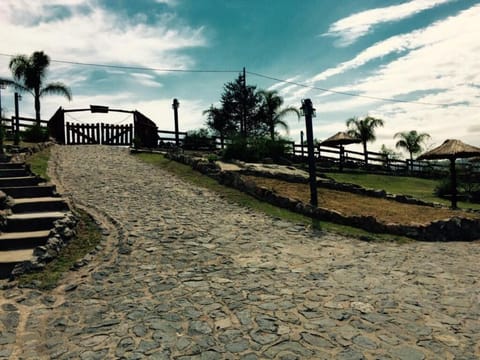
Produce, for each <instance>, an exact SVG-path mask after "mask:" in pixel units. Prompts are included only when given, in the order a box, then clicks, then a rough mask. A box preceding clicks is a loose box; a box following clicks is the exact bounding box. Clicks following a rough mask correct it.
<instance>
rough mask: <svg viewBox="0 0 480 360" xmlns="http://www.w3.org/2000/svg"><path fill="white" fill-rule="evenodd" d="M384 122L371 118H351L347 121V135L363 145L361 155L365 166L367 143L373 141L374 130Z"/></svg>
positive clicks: (366, 162) (366, 163) (366, 161)
mask: <svg viewBox="0 0 480 360" xmlns="http://www.w3.org/2000/svg"><path fill="white" fill-rule="evenodd" d="M383 124H384V122H383V120H381V119H376V118H374V117H371V116H367V117H366V118H364V119H362V120H360V119H358V118H357V117H353V118H350V119H348V120H347V127H348V128H349V130H348V132H347V133H348V135H350V136H352V137H354V138H356V139H359V140H360V141H361V142H362V144H363V153H364V154H365V165H368V152H367V142H372V141H375V139H376V137H375V128H377V127H380V126H383Z"/></svg>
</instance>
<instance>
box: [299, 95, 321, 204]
mask: <svg viewBox="0 0 480 360" xmlns="http://www.w3.org/2000/svg"><path fill="white" fill-rule="evenodd" d="M300 110H301V112H302V113H303V115H305V127H306V129H307V148H308V173H309V182H310V204H311V205H312V206H315V207H316V206H317V205H318V199H317V174H316V171H315V153H314V148H313V126H312V117H314V116H315V109H314V108H313V104H312V100H310V99H304V100H302V107H301V108H300Z"/></svg>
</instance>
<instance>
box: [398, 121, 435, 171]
mask: <svg viewBox="0 0 480 360" xmlns="http://www.w3.org/2000/svg"><path fill="white" fill-rule="evenodd" d="M393 138H394V139H395V138H400V140H398V141H397V143H396V144H395V147H396V148H397V149H399V148H403V149H405V150H407V151H408V152H409V154H410V166H411V168H410V170H411V171H413V155H414V154H418V153H419V152H421V151H422V149H423V148H422V144H423V143H424V142H425V141H426V140H427V139H429V138H430V135H429V134H427V133H418V132H417V131H416V130H410V131H403V132H399V133H396V134H395V135H394V137H393Z"/></svg>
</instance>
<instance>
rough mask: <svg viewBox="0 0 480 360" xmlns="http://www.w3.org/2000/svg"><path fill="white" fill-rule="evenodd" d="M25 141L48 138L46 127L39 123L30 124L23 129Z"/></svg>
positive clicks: (40, 140)
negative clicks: (27, 127) (29, 126)
mask: <svg viewBox="0 0 480 360" xmlns="http://www.w3.org/2000/svg"><path fill="white" fill-rule="evenodd" d="M22 139H23V141H26V142H42V141H47V140H48V129H47V128H44V127H41V126H39V125H35V126H32V127H31V128H29V129H27V130H25V131H24V132H23V136H22Z"/></svg>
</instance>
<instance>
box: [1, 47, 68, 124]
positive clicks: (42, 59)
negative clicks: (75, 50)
mask: <svg viewBox="0 0 480 360" xmlns="http://www.w3.org/2000/svg"><path fill="white" fill-rule="evenodd" d="M49 65H50V58H49V56H48V55H47V54H45V53H44V52H43V51H35V52H34V53H33V54H32V55H31V56H30V57H28V56H26V55H17V56H14V57H13V58H12V59H11V60H10V63H9V67H10V70H11V71H12V75H13V79H14V80H15V81H14V82H12V81H7V82H8V83H9V84H10V85H14V86H15V87H16V88H17V89H18V90H20V91H27V92H29V93H31V94H32V95H33V97H34V104H35V118H36V120H37V124H38V125H40V98H42V97H43V96H45V95H61V96H64V97H66V98H67V99H68V100H71V98H72V93H71V91H70V89H69V88H68V87H67V86H66V85H64V84H63V83H60V82H53V83H50V84H46V85H45V84H44V80H45V77H46V73H47V69H48V66H49Z"/></svg>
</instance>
